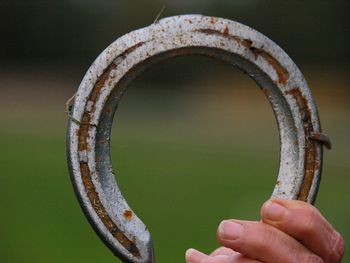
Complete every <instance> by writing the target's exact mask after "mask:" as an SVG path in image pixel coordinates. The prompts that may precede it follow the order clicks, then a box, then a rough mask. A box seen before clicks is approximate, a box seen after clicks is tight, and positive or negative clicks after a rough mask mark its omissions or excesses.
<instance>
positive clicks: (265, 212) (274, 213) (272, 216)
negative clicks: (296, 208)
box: [261, 200, 288, 222]
mask: <svg viewBox="0 0 350 263" xmlns="http://www.w3.org/2000/svg"><path fill="white" fill-rule="evenodd" d="M287 212H288V209H287V208H286V207H285V206H284V205H283V204H281V203H280V202H276V201H275V200H268V201H267V202H265V203H264V205H263V206H262V209H261V218H262V219H263V220H264V219H265V220H266V219H267V220H269V221H275V222H276V221H282V220H283V219H284V218H285V216H286V214H287Z"/></svg>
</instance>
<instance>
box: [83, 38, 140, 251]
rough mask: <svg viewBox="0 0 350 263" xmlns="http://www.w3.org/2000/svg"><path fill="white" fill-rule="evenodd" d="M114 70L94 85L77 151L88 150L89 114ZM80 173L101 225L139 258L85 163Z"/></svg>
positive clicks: (110, 67) (104, 74)
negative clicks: (108, 207)
mask: <svg viewBox="0 0 350 263" xmlns="http://www.w3.org/2000/svg"><path fill="white" fill-rule="evenodd" d="M143 44H144V43H143V42H142V43H138V44H136V45H135V46H133V47H131V48H129V49H128V50H126V51H125V52H124V53H123V54H122V55H121V56H124V55H126V54H128V53H130V52H132V51H133V50H135V49H136V48H137V47H139V46H141V45H143ZM114 68H116V65H115V64H114V63H111V64H110V65H109V66H108V67H107V68H106V70H105V71H104V72H103V74H102V75H101V76H100V77H99V78H98V80H97V81H96V83H95V86H94V88H93V90H92V92H91V94H90V96H89V98H88V100H89V101H91V102H92V103H93V104H92V110H91V112H88V111H85V112H84V114H83V117H82V122H81V125H80V128H79V130H78V136H79V139H78V140H79V144H78V149H79V151H83V150H89V149H88V143H87V140H88V136H89V134H88V133H89V128H90V126H91V124H90V120H91V114H92V112H94V110H95V103H96V101H97V99H98V97H99V95H100V92H101V89H102V87H103V86H104V85H105V82H106V81H107V79H108V77H109V75H110V72H111V71H112V70H113V69H114ZM80 171H81V175H82V181H83V184H84V187H85V190H86V194H87V196H88V198H89V200H90V203H91V205H92V207H93V209H94V211H95V212H96V213H97V215H98V217H99V218H100V220H101V221H102V222H103V224H104V225H105V226H106V228H107V229H108V230H109V232H110V233H111V234H112V235H113V237H114V238H115V239H116V240H118V242H119V243H120V244H121V245H122V246H123V247H124V248H125V249H126V250H128V251H129V252H130V253H131V254H133V255H134V256H135V257H138V258H140V257H141V255H140V251H139V250H138V248H137V247H136V245H135V243H134V242H133V241H132V240H130V239H129V238H128V237H127V236H125V234H124V233H123V232H122V231H121V230H120V229H119V228H118V226H117V225H116V224H115V223H114V222H113V220H112V219H111V218H110V216H109V215H108V213H107V211H106V209H105V208H104V206H103V205H102V203H101V200H100V198H99V195H98V192H96V189H95V186H94V184H93V182H92V178H91V171H90V169H89V166H88V164H87V163H85V162H80ZM130 212H131V211H130ZM129 217H130V219H131V217H132V214H130V215H129V214H128V218H129Z"/></svg>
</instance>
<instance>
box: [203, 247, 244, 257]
mask: <svg viewBox="0 0 350 263" xmlns="http://www.w3.org/2000/svg"><path fill="white" fill-rule="evenodd" d="M237 254H239V253H238V252H236V251H233V250H232V249H230V248H227V247H219V248H217V249H216V250H214V251H213V252H212V253H210V256H212V257H215V256H218V255H226V256H234V255H237Z"/></svg>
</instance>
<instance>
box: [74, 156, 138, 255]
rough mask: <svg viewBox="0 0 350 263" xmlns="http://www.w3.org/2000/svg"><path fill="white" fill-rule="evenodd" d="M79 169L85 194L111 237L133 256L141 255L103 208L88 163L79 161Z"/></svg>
mask: <svg viewBox="0 0 350 263" xmlns="http://www.w3.org/2000/svg"><path fill="white" fill-rule="evenodd" d="M80 171H81V174H82V180H83V184H84V186H85V189H86V192H87V196H88V198H89V200H90V202H91V205H92V207H93V209H94V210H95V212H96V213H97V215H98V217H99V218H100V219H101V221H102V222H103V224H104V225H105V226H106V228H107V229H108V230H109V231H110V233H111V234H112V235H113V237H114V238H116V239H117V240H118V241H119V243H120V244H121V245H122V246H123V247H124V248H125V249H127V250H128V251H129V252H130V253H132V254H133V255H134V256H136V257H141V255H140V251H139V250H138V248H137V247H136V245H135V243H134V242H132V241H131V240H130V239H128V238H127V237H126V236H125V235H124V233H123V232H122V231H121V230H120V229H119V228H118V226H117V225H116V224H115V223H114V222H113V221H112V220H111V218H110V217H109V215H108V214H107V212H106V210H105V208H104V207H103V205H102V203H101V200H100V198H99V196H98V193H97V192H96V189H95V186H94V184H93V182H92V180H91V175H90V169H89V166H88V164H87V163H85V162H80Z"/></svg>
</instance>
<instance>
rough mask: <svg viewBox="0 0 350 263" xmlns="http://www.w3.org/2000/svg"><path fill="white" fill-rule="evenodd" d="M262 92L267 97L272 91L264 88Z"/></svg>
mask: <svg viewBox="0 0 350 263" xmlns="http://www.w3.org/2000/svg"><path fill="white" fill-rule="evenodd" d="M261 90H262V92H263V93H264V94H265V96H266V97H269V96H270V90H269V89H268V88H262V89H261Z"/></svg>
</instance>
